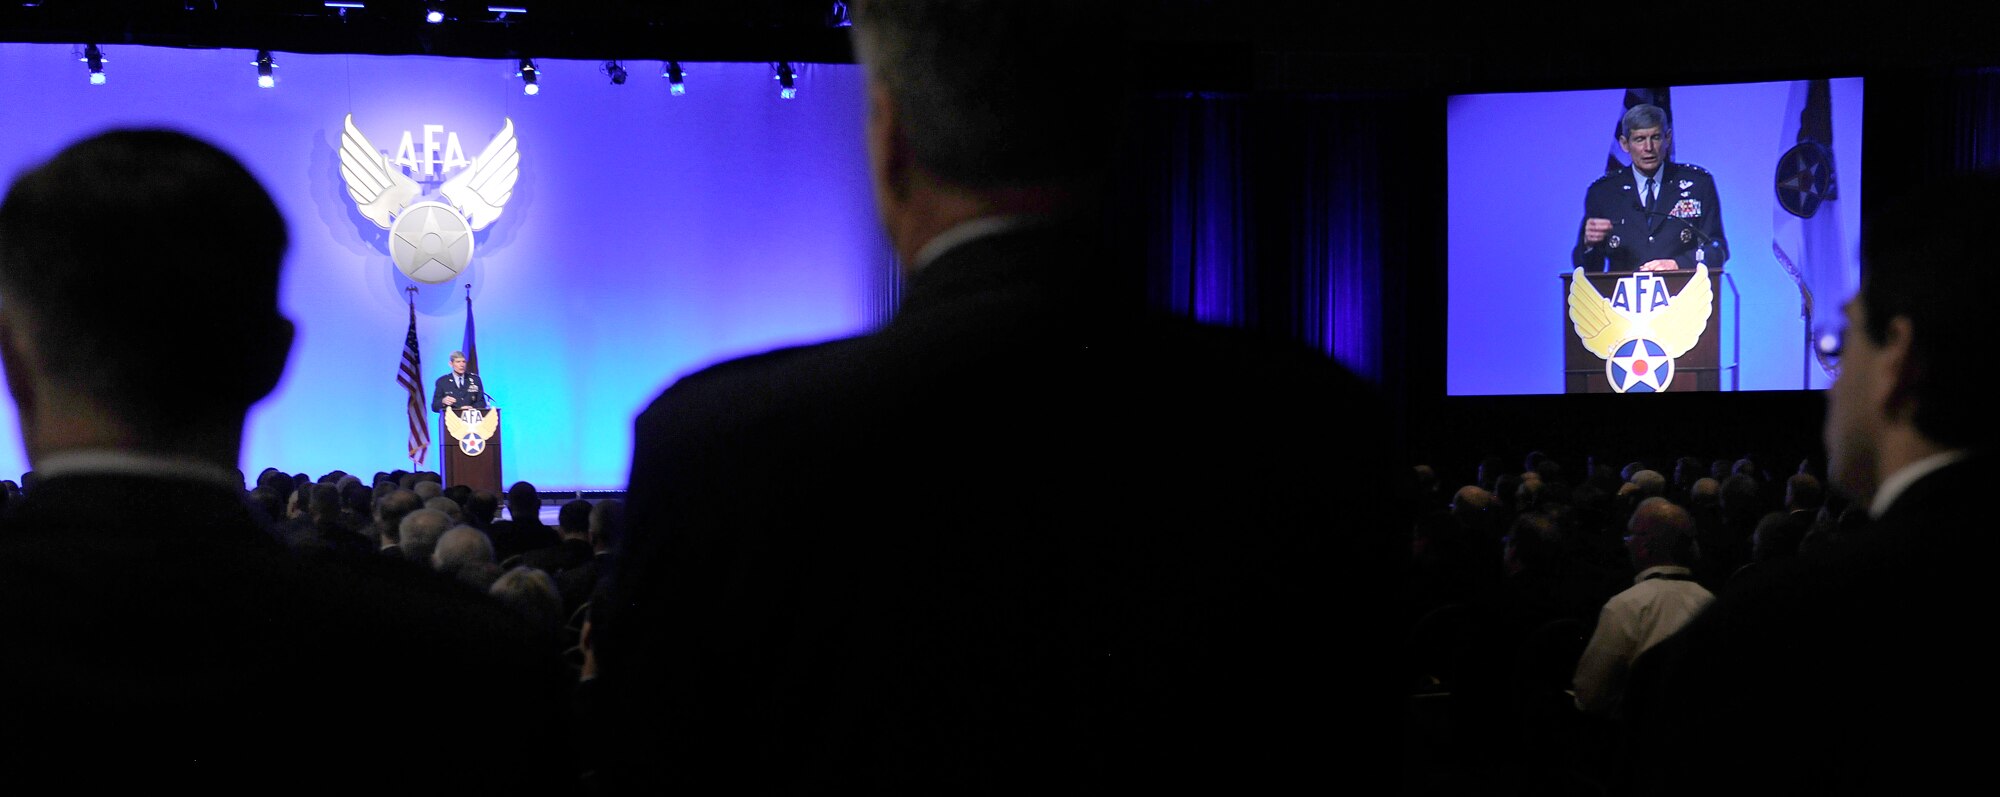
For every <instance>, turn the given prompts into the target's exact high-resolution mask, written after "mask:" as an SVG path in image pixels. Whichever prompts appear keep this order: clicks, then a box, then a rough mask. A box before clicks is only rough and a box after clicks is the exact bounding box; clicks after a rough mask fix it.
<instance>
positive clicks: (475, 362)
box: [459, 290, 479, 374]
mask: <svg viewBox="0 0 2000 797" xmlns="http://www.w3.org/2000/svg"><path fill="white" fill-rule="evenodd" d="M459 351H462V352H465V370H466V372H467V373H474V374H476V373H479V346H478V345H477V344H475V343H474V342H473V339H472V291H469V290H468V291H466V292H465V341H464V342H463V343H461V344H460V345H459Z"/></svg>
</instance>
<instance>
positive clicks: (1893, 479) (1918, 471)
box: [1868, 450, 1971, 518]
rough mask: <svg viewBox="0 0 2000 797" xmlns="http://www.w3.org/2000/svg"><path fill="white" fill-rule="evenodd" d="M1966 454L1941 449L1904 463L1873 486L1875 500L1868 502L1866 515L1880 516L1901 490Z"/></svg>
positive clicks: (1962, 457) (1966, 454)
mask: <svg viewBox="0 0 2000 797" xmlns="http://www.w3.org/2000/svg"><path fill="white" fill-rule="evenodd" d="M1968 456H1971V454H1970V453H1968V452H1966V451H1963V450H1958V451H1942V452H1939V453H1936V454H1932V455H1930V456H1928V457H1924V458H1923V459H1920V460H1917V461H1915V462H1912V463H1910V464H1908V465H1904V466H1903V469H1902V470H1899V471H1896V472H1895V473H1891V474H1889V478H1887V479H1883V480H1882V486H1881V487H1877V488H1875V500H1874V501H1873V502H1871V503H1869V504H1868V516H1869V517H1871V518H1878V517H1881V516H1882V513H1883V512H1887V511H1889V505H1890V504H1893V503H1895V502H1896V499H1897V498H1898V497H1900V496H1902V494H1903V491H1904V490H1908V489H1910V485H1912V484H1916V483H1917V480H1918V479H1921V478H1923V477H1925V476H1929V475H1931V473H1933V472H1935V471H1937V470H1938V469H1940V468H1943V467H1944V466H1946V465H1950V464H1952V463H1954V462H1957V461H1959V460H1961V459H1965V458H1966V457H1968Z"/></svg>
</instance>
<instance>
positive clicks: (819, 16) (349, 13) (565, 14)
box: [0, 0, 2000, 92]
mask: <svg viewBox="0 0 2000 797" xmlns="http://www.w3.org/2000/svg"><path fill="white" fill-rule="evenodd" d="M1090 1H1091V0H1078V2H1090ZM360 5H363V6H364V7H363V8H357V9H347V10H341V9H335V8H329V7H327V5H326V3H324V2H322V1H321V0H265V1H263V2H250V1H248V0H242V1H239V2H230V1H229V0H200V1H193V0H95V1H94V2H93V1H92V0H42V2H22V1H21V0H0V40H6V41H24V42H56V43H69V44H83V43H97V44H102V45H114V44H120V45H129V44H139V45H158V46H169V47H195V48H239V49H269V50H274V51H279V52H303V53H333V52H342V53H372V54H428V55H442V56H459V57H471V58H516V57H533V58H573V59H583V60H602V59H622V60H649V59H657V60H682V61H746V62H756V61H800V62H809V63H843V62H851V61H852V60H853V52H852V49H851V48H850V46H849V44H848V39H847V30H846V29H845V28H843V27H840V26H839V23H840V21H841V18H842V16H843V15H844V13H845V10H844V5H843V4H841V3H838V2H834V0H694V1H690V0H651V1H650V2H640V1H639V0H564V1H563V2H548V1H547V0H512V1H511V2H505V1H504V0H503V1H502V2H489V1H488V0H478V1H476V2H466V1H465V0H449V1H447V2H442V3H426V2H424V1H423V0H362V2H361V3H360ZM430 5H436V6H439V7H440V9H441V10H442V11H443V12H444V13H445V16H446V19H445V21H444V22H443V23H440V24H429V23H427V22H425V21H424V12H425V10H426V7H427V6H430ZM1132 6H1133V7H1135V8H1137V9H1139V10H1138V11H1137V12H1135V13H1134V14H1133V15H1132V23H1131V29H1132V32H1133V39H1134V40H1135V42H1136V45H1135V46H1136V52H1135V53H1134V56H1133V59H1132V62H1133V63H1134V65H1135V66H1136V67H1137V68H1135V69H1134V76H1135V77H1134V79H1135V80H1137V81H1139V85H1140V86H1141V87H1143V88H1149V89H1164V90H1191V91H1282V92H1297V91H1303V92H1316V91H1343V90H1348V91H1351V90H1385V91H1447V92H1449V91H1478V90H1510V89H1534V88H1558V87H1568V88H1585V87H1593V86H1615V85H1650V84H1686V83H1706V82H1723V81H1730V80H1750V79H1780V78H1787V77H1799V76H1804V75H1812V74H1872V73H1877V72H1880V71H1883V70H1897V69H1911V68H1932V67H1965V66H1985V65H1989V64H1996V63H2000V43H1996V37H1993V36H1992V35H1991V33H1990V31H1992V30H1993V29H1994V23H1996V22H2000V9H1996V8H1995V6H2000V4H1986V5H1985V6H1982V7H1980V10H1978V11H1973V12H1968V11H1963V10H1956V9H1953V10H1940V9H1936V8H1919V7H1917V6H1916V4H1901V5H1895V6H1885V5H1876V6H1860V5H1851V6H1849V7H1844V8H1836V4H1834V3H1832V2H1825V3H1814V4H1806V3H1787V4H1782V5H1778V6H1773V7H1764V6H1758V5H1756V4H1751V3H1744V2H1737V3H1713V2H1697V3H1692V4H1690V3H1680V4H1671V5H1670V4H1664V3H1659V4H1648V5H1635V4H1629V3H1627V4H1608V3H1596V4H1539V5H1536V4H1485V5H1479V6H1471V7H1456V8H1449V7H1446V6H1444V5H1442V4H1437V3H1407V2H1406V3H1375V4H1368V5H1360V4H1354V3H1345V2H1328V1H1326V0H1319V1H1317V2H1313V1H1310V0H1298V1H1297V2H1271V1H1269V0H1235V1H1233V2H1232V1H1229V0H1140V1H1139V2H1134V3H1132ZM503 7H512V8H517V9H526V11H525V13H522V12H504V13H503V12H498V11H493V10H489V9H493V8H503ZM1634 41H1642V42H1646V43H1647V44H1645V45H1643V46H1638V45H1634V44H1633V42H1634Z"/></svg>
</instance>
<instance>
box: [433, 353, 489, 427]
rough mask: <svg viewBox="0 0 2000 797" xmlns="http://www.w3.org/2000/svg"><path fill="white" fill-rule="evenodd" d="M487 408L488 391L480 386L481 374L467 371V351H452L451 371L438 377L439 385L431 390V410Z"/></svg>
mask: <svg viewBox="0 0 2000 797" xmlns="http://www.w3.org/2000/svg"><path fill="white" fill-rule="evenodd" d="M464 407H471V408H473V409H479V410H483V409H486V391H485V390H484V389H482V388H480V387H479V375H478V374H468V373H466V372H465V352H462V351H455V352H452V353H451V373H448V374H445V375H444V376H440V377H438V381H437V386H436V388H435V389H433V390H431V412H444V411H445V409H446V408H450V409H454V410H456V409H462V408H464Z"/></svg>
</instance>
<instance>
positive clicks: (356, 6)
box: [320, 2, 368, 19]
mask: <svg viewBox="0 0 2000 797" xmlns="http://www.w3.org/2000/svg"><path fill="white" fill-rule="evenodd" d="M320 5H323V6H326V7H327V8H331V9H333V12H334V14H336V15H338V16H339V17H340V18H341V19H346V18H347V12H349V11H359V10H362V9H365V8H367V7H368V6H367V5H365V4H362V3H335V2H325V3H321V4H320Z"/></svg>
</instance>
